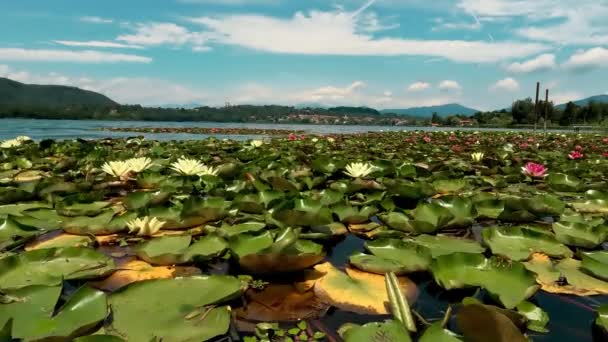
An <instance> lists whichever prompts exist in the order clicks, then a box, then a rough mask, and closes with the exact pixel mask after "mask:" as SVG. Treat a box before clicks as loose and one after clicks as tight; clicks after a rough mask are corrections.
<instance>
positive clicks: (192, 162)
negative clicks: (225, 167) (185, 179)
mask: <svg viewBox="0 0 608 342" xmlns="http://www.w3.org/2000/svg"><path fill="white" fill-rule="evenodd" d="M171 169H173V170H175V171H177V172H179V173H181V174H182V175H186V176H194V175H197V176H207V175H210V176H217V173H218V170H217V169H216V168H214V167H213V166H207V165H205V164H203V163H201V162H200V161H198V160H196V159H189V158H185V157H181V158H180V159H178V160H177V161H176V162H175V163H173V164H171Z"/></svg>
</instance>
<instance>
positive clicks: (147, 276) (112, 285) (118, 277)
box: [90, 258, 201, 291]
mask: <svg viewBox="0 0 608 342" xmlns="http://www.w3.org/2000/svg"><path fill="white" fill-rule="evenodd" d="M116 266H117V271H115V272H114V273H112V274H111V275H110V276H109V277H107V278H105V279H103V280H99V281H95V282H91V283H90V284H91V286H93V287H96V288H98V289H101V290H105V291H116V290H118V289H120V288H122V287H124V286H127V285H129V284H131V283H135V282H138V281H144V280H151V279H168V278H177V277H185V276H191V275H198V274H200V273H201V270H200V269H198V268H196V267H188V266H152V265H150V264H148V263H147V262H145V261H142V260H137V259H133V258H125V259H122V260H119V261H118V262H117V265H116Z"/></svg>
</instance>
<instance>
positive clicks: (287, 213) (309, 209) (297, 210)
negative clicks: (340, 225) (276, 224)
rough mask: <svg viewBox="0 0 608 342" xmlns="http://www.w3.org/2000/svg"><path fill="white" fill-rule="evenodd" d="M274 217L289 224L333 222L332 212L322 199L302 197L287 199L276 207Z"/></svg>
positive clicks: (308, 224) (312, 224)
mask: <svg viewBox="0 0 608 342" xmlns="http://www.w3.org/2000/svg"><path fill="white" fill-rule="evenodd" d="M272 216H273V218H275V219H277V220H278V221H280V222H282V223H284V224H286V225H287V226H292V227H298V226H320V225H325V224H329V223H332V222H333V221H334V220H333V218H332V213H331V210H330V209H329V208H327V207H326V206H324V205H323V204H322V203H321V201H319V200H314V199H308V198H300V199H296V200H292V201H285V202H283V203H282V204H280V205H279V206H277V207H276V208H275V211H274V212H273V214H272Z"/></svg>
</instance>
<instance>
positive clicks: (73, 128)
mask: <svg viewBox="0 0 608 342" xmlns="http://www.w3.org/2000/svg"><path fill="white" fill-rule="evenodd" d="M109 127H121V128H124V127H127V128H128V127H135V128H141V127H205V128H212V127H217V128H254V129H256V128H257V129H285V130H294V131H299V130H303V131H306V132H308V133H309V134H331V133H358V132H371V131H373V132H380V131H415V130H424V131H446V130H447V131H452V130H454V129H455V128H451V127H403V126H340V125H300V124H256V123H221V122H175V121H102V120H32V119H0V139H9V138H13V137H15V136H18V135H26V136H29V137H31V138H32V139H34V140H41V139H59V140H62V139H74V138H82V139H100V138H108V137H129V136H134V135H138V136H139V135H143V136H144V137H145V138H146V139H157V140H196V139H205V138H208V137H209V135H206V134H188V133H130V132H110V131H101V130H99V129H100V128H109ZM458 130H469V131H471V130H472V131H475V130H483V131H507V129H502V128H486V129H479V128H472V127H463V128H458ZM567 132H572V131H571V130H570V131H567ZM214 136H215V137H217V138H220V139H222V138H231V139H235V140H246V139H254V138H259V136H252V135H230V136H228V135H217V134H216V135H214Z"/></svg>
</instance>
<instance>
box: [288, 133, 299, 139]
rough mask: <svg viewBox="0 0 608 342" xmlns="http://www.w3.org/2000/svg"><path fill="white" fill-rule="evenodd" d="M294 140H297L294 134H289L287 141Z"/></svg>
mask: <svg viewBox="0 0 608 342" xmlns="http://www.w3.org/2000/svg"><path fill="white" fill-rule="evenodd" d="M296 139H297V137H296V135H295V134H293V133H289V140H291V141H294V140H296Z"/></svg>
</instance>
